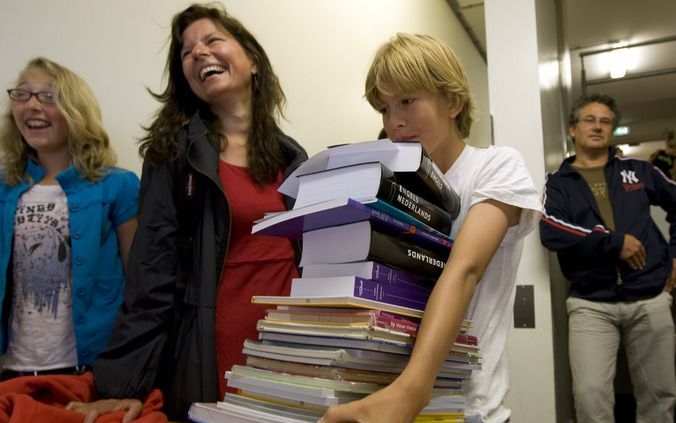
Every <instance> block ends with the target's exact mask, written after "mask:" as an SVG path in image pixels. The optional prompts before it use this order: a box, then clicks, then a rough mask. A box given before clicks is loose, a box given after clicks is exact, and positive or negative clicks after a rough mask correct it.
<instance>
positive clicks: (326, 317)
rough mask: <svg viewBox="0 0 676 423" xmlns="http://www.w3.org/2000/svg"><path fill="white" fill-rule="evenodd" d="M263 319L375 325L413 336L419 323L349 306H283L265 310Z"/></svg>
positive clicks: (389, 314) (338, 324)
mask: <svg viewBox="0 0 676 423" xmlns="http://www.w3.org/2000/svg"><path fill="white" fill-rule="evenodd" d="M265 320H271V321H278V322H296V323H313V324H317V325H326V326H346V325H349V326H375V327H380V328H383V329H390V330H394V331H397V332H401V333H405V334H408V335H410V336H413V337H415V336H416V335H417V333H418V327H419V324H418V323H417V322H414V321H413V320H411V319H407V318H405V317H401V316H397V315H395V314H391V313H386V312H384V311H380V310H357V309H350V308H315V307H284V306H280V307H278V308H277V309H270V310H267V311H266V312H265Z"/></svg>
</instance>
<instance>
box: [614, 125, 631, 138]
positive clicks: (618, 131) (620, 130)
mask: <svg viewBox="0 0 676 423" xmlns="http://www.w3.org/2000/svg"><path fill="white" fill-rule="evenodd" d="M613 135H615V136H622V135H629V127H628V126H618V127H617V128H615V130H614V131H613Z"/></svg>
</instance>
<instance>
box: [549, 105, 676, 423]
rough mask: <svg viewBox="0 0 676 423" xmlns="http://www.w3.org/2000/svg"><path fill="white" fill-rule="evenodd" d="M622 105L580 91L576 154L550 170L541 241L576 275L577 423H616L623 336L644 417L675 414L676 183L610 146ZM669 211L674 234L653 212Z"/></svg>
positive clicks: (573, 120) (574, 115) (572, 319)
mask: <svg viewBox="0 0 676 423" xmlns="http://www.w3.org/2000/svg"><path fill="white" fill-rule="evenodd" d="M619 120H620V111H619V109H618V107H617V104H616V103H615V100H613V99H612V98H611V97H609V96H606V95H598V94H596V95H591V96H587V97H583V98H581V99H579V100H578V102H577V103H576V105H575V107H574V108H573V110H572V112H571V114H570V117H569V128H568V133H569V135H570V136H571V137H572V139H573V143H574V145H575V153H576V154H575V155H574V156H572V157H569V158H567V159H565V160H564V161H563V163H562V164H561V167H560V168H559V170H558V171H556V172H554V173H552V174H550V175H548V177H547V182H546V184H545V190H544V209H545V213H544V216H543V218H542V220H541V222H540V237H541V241H542V244H543V245H544V246H545V247H547V248H548V249H550V250H552V251H555V252H556V253H557V256H558V259H559V264H560V266H561V270H562V271H563V274H564V276H565V277H566V278H567V279H568V280H570V281H571V282H572V284H571V288H570V292H569V297H568V299H567V301H566V306H567V310H568V319H569V353H570V365H571V371H572V375H573V396H574V399H575V408H576V414H577V422H578V423H585V422H613V421H614V416H613V409H614V401H615V399H614V392H613V379H614V376H615V371H616V370H615V369H616V361H617V352H618V348H619V346H620V345H623V346H624V348H625V352H626V355H627V361H628V364H629V372H630V375H631V381H632V384H633V386H634V396H635V398H636V421H637V422H651V423H658V422H669V423H673V418H674V417H673V416H674V402H675V398H676V377H675V374H674V323H673V319H672V315H671V302H672V297H671V295H670V292H671V290H672V288H673V286H674V283H675V282H676V183H674V182H673V181H672V180H670V179H668V178H667V177H666V176H665V175H664V174H663V173H661V172H659V171H658V170H656V169H655V168H654V167H653V166H652V165H650V164H649V163H647V162H645V161H641V160H636V159H630V158H623V157H617V156H616V155H615V149H614V147H612V146H611V141H612V137H613V130H614V129H615V127H616V126H617V124H618V123H619ZM650 205H658V206H660V207H662V208H663V209H664V210H666V211H667V220H668V221H669V223H670V242H669V243H667V241H666V240H665V239H664V237H663V236H662V234H661V233H660V232H659V230H658V228H657V226H656V225H655V223H654V222H653V220H652V218H651V216H650Z"/></svg>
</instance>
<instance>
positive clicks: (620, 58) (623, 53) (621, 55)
mask: <svg viewBox="0 0 676 423" xmlns="http://www.w3.org/2000/svg"><path fill="white" fill-rule="evenodd" d="M628 52H629V49H627V48H626V47H622V48H618V49H615V50H613V51H611V52H610V53H608V68H609V69H610V77H611V78H613V79H618V78H624V76H625V75H626V74H627V60H628V56H629V54H628Z"/></svg>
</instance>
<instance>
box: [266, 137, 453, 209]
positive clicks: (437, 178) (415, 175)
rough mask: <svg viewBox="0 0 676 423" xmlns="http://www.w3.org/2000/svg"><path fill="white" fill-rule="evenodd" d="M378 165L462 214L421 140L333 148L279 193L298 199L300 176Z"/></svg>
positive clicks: (317, 156) (302, 168)
mask: <svg viewBox="0 0 676 423" xmlns="http://www.w3.org/2000/svg"><path fill="white" fill-rule="evenodd" d="M368 162H379V163H382V164H383V165H384V166H385V167H387V168H388V169H390V170H391V171H393V172H394V173H395V178H396V179H397V182H399V183H401V184H402V185H404V186H406V187H407V188H408V189H410V190H411V191H413V192H415V193H416V194H418V195H421V196H422V197H424V198H426V199H427V200H428V201H430V202H432V203H434V204H437V205H438V206H440V207H442V208H443V209H444V210H446V211H448V212H449V214H450V215H451V218H452V219H455V217H456V216H457V215H458V212H459V211H460V198H459V197H458V195H457V194H456V193H455V191H453V188H452V187H451V186H450V184H449V183H448V181H447V180H446V178H445V176H444V174H443V173H442V172H441V170H440V169H439V168H438V167H437V166H436V165H435V164H434V162H433V161H432V159H430V157H429V156H428V155H427V153H426V152H425V150H424V149H423V147H422V145H421V144H420V143H419V142H418V141H407V142H392V141H390V140H387V139H385V140H377V141H364V142H357V143H353V144H344V145H340V146H336V147H330V148H328V149H326V150H323V151H321V152H319V153H317V154H315V155H314V156H312V157H310V158H309V159H308V160H306V161H305V162H304V163H302V164H301V165H300V166H299V167H298V168H297V169H296V170H295V171H294V172H293V173H292V174H291V175H290V176H289V177H288V178H287V179H286V180H285V181H284V182H283V183H282V185H281V186H280V187H279V189H278V191H279V192H281V193H283V194H285V195H288V196H289V197H292V198H296V197H297V195H298V183H299V178H298V177H299V176H301V175H305V174H308V173H314V172H319V171H323V170H328V169H335V168H339V167H345V166H350V165H355V164H360V163H368Z"/></svg>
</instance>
